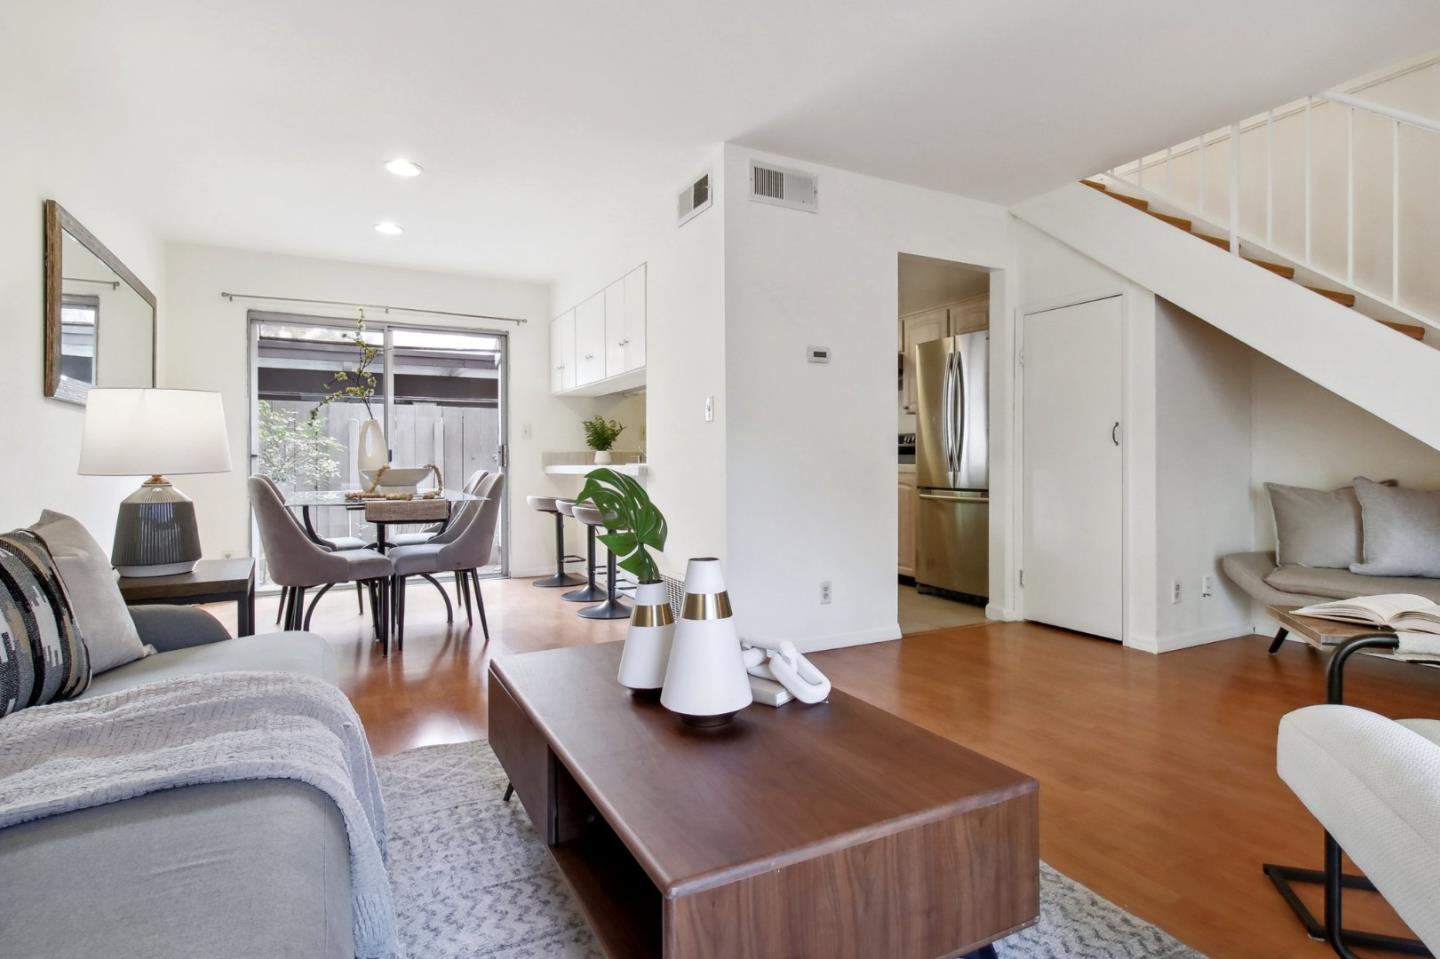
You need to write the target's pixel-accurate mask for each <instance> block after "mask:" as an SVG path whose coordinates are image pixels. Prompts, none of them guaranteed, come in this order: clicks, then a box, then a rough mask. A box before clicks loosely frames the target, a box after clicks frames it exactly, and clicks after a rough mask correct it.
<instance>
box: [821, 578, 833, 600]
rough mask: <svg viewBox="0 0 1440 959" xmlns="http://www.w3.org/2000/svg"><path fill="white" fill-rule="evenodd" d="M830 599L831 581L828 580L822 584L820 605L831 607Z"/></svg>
mask: <svg viewBox="0 0 1440 959" xmlns="http://www.w3.org/2000/svg"><path fill="white" fill-rule="evenodd" d="M830 598H831V596H830V581H829V580H828V579H827V580H824V581H822V582H821V583H820V605H821V606H829V605H830Z"/></svg>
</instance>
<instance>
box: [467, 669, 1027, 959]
mask: <svg viewBox="0 0 1440 959" xmlns="http://www.w3.org/2000/svg"><path fill="white" fill-rule="evenodd" d="M619 661H620V644H619V643H607V644H602V645H598V646H585V647H575V648H569V649H556V650H547V651H545V652H538V653H526V654H522V655H516V656H507V657H502V658H500V659H497V660H495V661H494V662H492V663H491V666H490V697H489V699H490V745H491V746H492V747H493V748H494V750H495V754H496V755H497V756H498V757H499V758H500V762H501V764H502V765H503V766H504V767H505V771H506V773H507V774H508V775H509V777H510V779H511V782H512V783H513V785H514V787H515V791H516V793H517V794H518V795H519V797H520V800H521V802H522V803H524V806H525V811H526V812H527V813H528V814H529V816H530V820H531V822H532V823H533V824H534V826H535V830H536V832H537V833H539V835H540V836H541V837H542V838H543V839H544V841H545V843H546V845H547V846H548V847H549V848H550V852H551V854H552V855H553V856H554V859H555V862H556V864H557V865H558V866H559V867H560V871H561V873H562V874H563V875H564V877H565V879H566V881H567V882H568V883H569V885H570V889H571V891H572V892H573V894H574V896H575V899H576V900H577V902H578V903H579V905H580V907H581V909H582V910H583V911H584V913H585V915H586V918H587V919H588V920H589V922H590V926H591V928H592V929H593V930H594V932H595V935H596V937H597V938H598V939H599V940H600V942H601V944H602V945H603V947H604V948H605V950H606V952H607V953H608V954H609V955H610V956H612V957H615V959H621V957H623V959H636V957H652V956H664V957H667V959H681V957H683V959H781V957H786V959H800V957H826V959H832V957H833V959H846V957H849V959H873V957H877V956H884V957H887V959H935V957H938V956H961V955H967V954H970V953H972V952H975V951H977V950H981V949H982V948H985V947H988V944H989V943H992V942H994V941H995V940H997V939H1000V938H1003V937H1004V936H1007V935H1009V934H1010V933H1012V932H1015V931H1016V930H1019V929H1022V928H1024V927H1025V926H1028V925H1030V924H1032V923H1033V922H1035V920H1036V918H1037V917H1038V914H1039V885H1040V878H1039V845H1038V841H1039V836H1038V832H1039V829H1038V808H1039V807H1038V792H1037V785H1036V782H1035V780H1033V779H1031V778H1030V777H1029V776H1026V775H1024V774H1023V773H1019V772H1016V771H1015V770H1013V769H1009V768H1007V767H1005V766H1002V765H1001V764H999V763H997V762H994V761H993V760H990V759H986V758H985V757H984V756H981V755H979V754H977V753H974V752H971V751H970V750H968V749H965V748H963V747H961V746H959V745H956V744H955V743H953V742H951V741H949V740H947V739H943V738H941V737H940V736H937V735H935V734H933V733H930V732H928V731H926V730H924V729H921V728H920V727H918V726H915V725H914V724H912V723H908V722H905V721H904V720H902V719H900V718H898V717H896V716H893V715H891V714H890V713H887V712H885V711H883V710H881V709H877V708H875V707H873V706H870V705H867V704H866V703H863V702H861V701H860V700H858V699H855V698H854V697H851V696H848V695H846V694H845V693H842V692H840V691H838V690H837V691H835V692H833V693H832V694H831V696H830V700H829V701H828V702H827V703H824V704H821V705H817V706H804V705H800V704H798V703H796V704H791V705H788V706H784V707H782V708H780V709H773V708H771V707H768V706H751V707H750V708H749V709H746V710H744V711H743V712H742V713H740V715H739V716H737V717H736V719H735V721H734V722H733V723H731V724H730V725H729V726H726V727H721V728H719V729H710V730H698V729H692V728H689V727H686V726H684V725H682V724H681V722H680V720H679V719H678V718H677V717H675V716H674V715H672V714H670V713H668V712H666V711H665V710H664V709H663V708H662V707H661V706H660V705H659V704H658V703H655V702H644V701H639V700H634V699H632V698H631V696H630V694H629V693H628V692H626V691H625V690H624V689H622V688H621V687H620V686H619V685H617V683H616V682H615V674H616V671H617V669H618V667H619ZM985 951H986V952H988V948H985Z"/></svg>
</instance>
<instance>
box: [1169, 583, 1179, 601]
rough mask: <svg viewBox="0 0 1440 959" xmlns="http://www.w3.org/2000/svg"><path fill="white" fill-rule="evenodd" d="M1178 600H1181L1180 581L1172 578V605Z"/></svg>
mask: <svg viewBox="0 0 1440 959" xmlns="http://www.w3.org/2000/svg"><path fill="white" fill-rule="evenodd" d="M1178 602H1180V581H1179V580H1178V579H1172V580H1171V581H1170V605H1171V606H1174V605H1175V604H1176V603H1178Z"/></svg>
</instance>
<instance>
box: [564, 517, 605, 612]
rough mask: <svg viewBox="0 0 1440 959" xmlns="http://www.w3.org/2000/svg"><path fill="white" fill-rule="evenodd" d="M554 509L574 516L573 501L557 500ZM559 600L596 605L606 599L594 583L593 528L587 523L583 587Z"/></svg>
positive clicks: (602, 591) (601, 590) (565, 594)
mask: <svg viewBox="0 0 1440 959" xmlns="http://www.w3.org/2000/svg"><path fill="white" fill-rule="evenodd" d="M555 508H556V509H558V510H559V511H560V512H561V513H563V514H564V515H566V516H570V517H574V516H575V501H574V500H573V499H557V500H556V501H555ZM560 598H561V599H563V600H565V601H566V602H567V603H598V602H600V600H602V599H605V598H606V593H605V590H603V589H601V588H600V586H599V584H597V583H596V582H595V527H594V526H591V525H590V524H589V523H586V524H585V585H584V586H581V587H580V588H579V589H572V590H571V591H570V592H568V593H561V594H560Z"/></svg>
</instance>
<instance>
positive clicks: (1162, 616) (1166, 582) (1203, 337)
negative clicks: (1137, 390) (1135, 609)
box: [1136, 297, 1253, 651]
mask: <svg viewBox="0 0 1440 959" xmlns="http://www.w3.org/2000/svg"><path fill="white" fill-rule="evenodd" d="M1155 304H1156V305H1155V387H1156V390H1155V425H1156V433H1155V446H1156V477H1157V478H1156V504H1155V508H1156V515H1155V523H1154V528H1155V535H1156V548H1155V553H1156V568H1155V577H1154V580H1153V581H1152V584H1151V588H1152V589H1153V590H1154V601H1155V604H1156V617H1155V619H1156V623H1155V633H1154V636H1153V637H1143V636H1137V637H1136V640H1137V643H1136V645H1142V646H1146V647H1147V648H1153V649H1154V650H1156V651H1163V650H1169V649H1179V648H1181V647H1184V646H1193V645H1196V644H1199V643H1208V642H1214V641H1215V640H1217V639H1229V638H1231V637H1234V636H1239V635H1243V634H1244V633H1246V632H1248V631H1249V629H1248V626H1249V623H1250V621H1251V616H1250V603H1249V598H1248V597H1247V596H1246V595H1245V594H1244V593H1243V592H1241V591H1240V590H1239V589H1237V588H1236V587H1235V586H1234V585H1232V584H1231V583H1230V581H1229V580H1228V579H1226V578H1225V577H1224V576H1223V575H1222V574H1221V572H1220V563H1219V558H1220V557H1221V556H1224V555H1225V554H1227V553H1235V552H1244V551H1246V550H1248V549H1250V544H1251V541H1252V515H1253V511H1252V509H1251V502H1250V496H1249V493H1248V486H1249V478H1250V463H1251V448H1252V431H1251V391H1250V365H1249V362H1248V360H1249V357H1250V355H1251V354H1252V353H1253V351H1252V350H1250V349H1249V348H1248V347H1246V346H1244V345H1243V344H1241V343H1239V342H1238V341H1236V340H1234V339H1232V338H1231V337H1229V336H1226V335H1225V334H1224V333H1222V332H1220V331H1219V330H1217V329H1215V328H1214V327H1213V326H1211V325H1209V324H1208V323H1206V322H1205V321H1204V320H1201V319H1199V318H1198V317H1195V316H1192V315H1191V314H1189V313H1186V312H1185V311H1184V310H1181V309H1180V308H1179V307H1177V306H1175V305H1174V304H1172V303H1169V302H1167V301H1166V300H1163V299H1160V298H1158V297H1157V298H1156V301H1155ZM1205 577H1209V578H1210V583H1211V586H1212V592H1211V595H1210V596H1208V597H1207V596H1204V595H1202V593H1203V590H1202V581H1203V580H1204V578H1205ZM1172 582H1178V583H1179V584H1180V601H1179V602H1178V603H1176V602H1173V601H1172V595H1171V584H1172Z"/></svg>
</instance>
